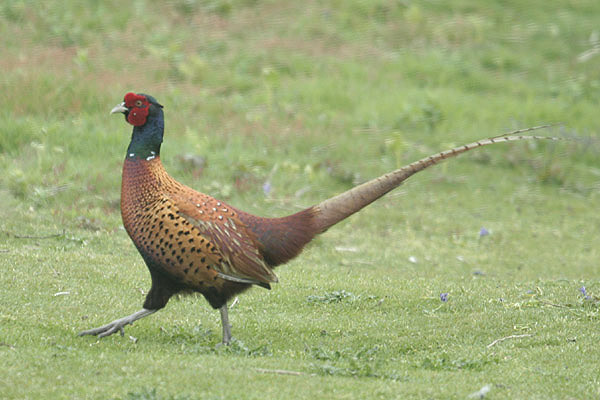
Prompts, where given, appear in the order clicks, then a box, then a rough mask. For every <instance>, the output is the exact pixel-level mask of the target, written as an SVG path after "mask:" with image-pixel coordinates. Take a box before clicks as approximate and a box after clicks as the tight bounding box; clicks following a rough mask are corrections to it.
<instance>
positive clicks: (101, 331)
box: [79, 308, 157, 338]
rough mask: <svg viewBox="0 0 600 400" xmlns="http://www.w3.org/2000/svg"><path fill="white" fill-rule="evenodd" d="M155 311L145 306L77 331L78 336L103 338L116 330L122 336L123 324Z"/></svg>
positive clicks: (123, 332) (130, 322)
mask: <svg viewBox="0 0 600 400" xmlns="http://www.w3.org/2000/svg"><path fill="white" fill-rule="evenodd" d="M156 311H157V310H146V309H145V308H143V309H141V310H140V311H138V312H135V313H133V314H131V315H128V316H126V317H123V318H120V319H116V320H114V321H113V322H111V323H108V324H106V325H103V326H100V327H98V328H94V329H89V330H87V331H83V332H79V336H84V335H94V336H98V337H99V338H103V337H105V336H110V335H112V334H113V333H116V332H119V333H121V336H123V335H124V334H125V331H124V330H123V327H124V326H125V325H129V324H133V322H134V321H137V320H138V319H140V318H144V317H146V316H148V315H150V314H153V313H155V312H156Z"/></svg>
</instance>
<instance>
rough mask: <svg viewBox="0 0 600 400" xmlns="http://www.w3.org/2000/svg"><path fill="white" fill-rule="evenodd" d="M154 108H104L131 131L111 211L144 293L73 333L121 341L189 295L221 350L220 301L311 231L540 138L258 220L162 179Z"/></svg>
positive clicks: (255, 279) (131, 96)
mask: <svg viewBox="0 0 600 400" xmlns="http://www.w3.org/2000/svg"><path fill="white" fill-rule="evenodd" d="M162 109H163V107H162V106H161V105H160V104H159V103H158V102H157V101H156V100H155V99H154V98H153V97H152V96H149V95H146V94H141V93H140V94H135V93H127V94H126V95H125V98H124V101H123V102H122V103H121V104H119V105H117V106H116V107H114V108H113V109H112V110H111V113H123V114H124V115H125V120H126V121H127V122H128V123H130V124H131V125H133V134H132V136H131V142H130V143H129V148H128V149H127V155H126V157H125V162H124V165H123V179H122V186H121V214H122V218H123V224H124V226H125V229H126V231H127V233H128V234H129V236H130V237H131V239H132V240H133V242H134V244H135V246H136V247H137V249H138V251H139V252H140V254H141V256H142V258H143V259H144V261H145V262H146V265H147V266H148V269H149V270H150V275H151V278H152V286H151V289H150V291H149V292H148V294H147V296H146V300H145V302H144V305H143V308H142V309H141V310H140V311H138V312H136V313H134V314H131V315H129V316H126V317H124V318H121V319H117V320H115V321H113V322H111V323H109V324H107V325H104V326H101V327H99V328H95V329H90V330H87V331H83V332H81V333H80V335H98V336H99V337H104V336H108V335H111V334H113V333H115V332H120V333H121V335H123V327H124V326H125V325H127V324H131V323H133V322H134V321H136V320H138V319H140V318H142V317H145V316H147V315H150V314H152V313H154V312H156V311H158V310H160V309H161V308H163V307H165V305H166V304H167V302H168V301H169V299H170V298H171V296H173V295H174V294H176V293H180V292H197V293H200V294H202V295H203V296H204V297H205V298H206V300H208V302H209V304H210V305H211V306H212V307H213V308H215V309H217V308H218V309H219V310H220V312H221V322H222V325H223V343H224V344H228V343H229V342H230V340H231V329H230V325H229V321H228V315H227V301H228V300H229V299H230V298H231V297H232V296H234V295H236V294H238V293H240V292H242V291H244V290H246V289H248V288H249V287H250V286H252V285H258V286H261V287H264V288H267V289H270V285H271V283H273V282H277V277H276V276H275V274H274V273H273V267H275V266H277V265H280V264H283V263H285V262H287V261H289V260H290V259H292V258H294V257H296V256H297V255H298V254H299V253H300V251H301V250H302V248H303V247H304V246H305V245H306V244H307V243H308V242H309V241H310V240H311V239H312V238H314V237H315V236H316V235H317V234H320V233H322V232H324V231H325V230H327V229H328V228H329V227H331V226H332V225H334V224H336V223H337V222H339V221H341V220H343V219H345V218H347V217H348V216H350V215H352V214H354V213H355V212H357V211H359V210H360V209H361V208H363V207H365V206H367V205H368V204H370V203H372V202H373V201H375V200H377V199H378V198H379V197H381V196H383V195H384V194H386V193H387V192H389V191H390V190H392V189H394V188H395V187H397V186H398V185H400V184H401V183H402V182H403V181H404V180H405V179H407V178H408V177H410V176H411V175H413V174H414V173H416V172H419V171H421V170H423V169H425V168H427V167H429V166H431V165H433V164H436V163H438V162H440V161H442V160H444V159H446V158H449V157H454V156H456V155H458V154H460V153H464V152H466V151H469V150H471V149H474V148H476V147H481V146H485V145H488V144H492V143H497V142H505V141H514V140H522V139H538V138H546V137H539V136H517V135H514V134H516V133H520V132H522V131H517V132H513V136H499V137H495V138H490V139H484V140H481V141H478V142H475V143H471V144H468V145H465V146H462V147H458V148H455V149H452V150H448V151H444V152H441V153H438V154H435V155H432V156H430V157H427V158H424V159H422V160H419V161H417V162H414V163H412V164H409V165H407V166H405V167H403V168H400V169H398V170H396V171H393V172H390V173H388V174H385V175H383V176H381V177H379V178H376V179H373V180H371V181H369V182H367V183H364V184H362V185H359V186H356V187H354V188H353V189H351V190H348V191H347V192H345V193H342V194H340V195H338V196H335V197H333V198H331V199H328V200H325V201H323V202H322V203H320V204H318V205H315V206H312V207H309V208H307V209H305V210H303V211H300V212H298V213H296V214H293V215H289V216H286V217H282V218H262V217H257V216H254V215H250V214H248V213H245V212H243V211H240V210H238V209H236V208H235V207H232V206H230V205H229V204H226V203H225V202H223V201H219V200H216V199H214V198H212V197H210V196H208V195H206V194H203V193H199V192H196V191H194V190H193V189H191V188H189V187H187V186H185V185H183V184H181V183H179V182H177V181H176V180H175V179H173V178H172V177H171V176H169V174H167V172H166V171H165V169H164V168H163V165H162V163H161V161H160V157H159V154H160V146H161V143H162V140H163V131H164V119H163V110H162ZM531 129H535V128H530V129H528V130H531ZM546 139H553V138H546Z"/></svg>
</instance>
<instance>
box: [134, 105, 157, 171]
mask: <svg viewBox="0 0 600 400" xmlns="http://www.w3.org/2000/svg"><path fill="white" fill-rule="evenodd" d="M157 114H158V115H150V116H148V121H147V122H146V123H145V124H144V125H142V126H135V127H133V133H132V135H131V142H130V143H129V147H128V148H127V156H126V157H127V158H137V159H146V160H151V159H153V158H154V157H156V156H158V155H159V154H160V145H161V144H162V140H163V132H164V120H163V115H162V110H160V112H159V113H157Z"/></svg>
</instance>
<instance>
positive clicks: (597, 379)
mask: <svg viewBox="0 0 600 400" xmlns="http://www.w3.org/2000/svg"><path fill="white" fill-rule="evenodd" d="M599 17H600V3H598V2H597V1H593V0H573V1H567V2H565V1H541V0H534V1H528V2H522V1H514V0H505V1H491V0H488V1H481V0H459V1H453V2H442V1H414V2H408V1H383V0H373V1H366V0H362V1H358V0H349V1H308V2H294V1H260V0H242V1H212V0H176V1H168V2H158V1H149V0H136V1H133V2H129V3H123V2H117V1H103V2H87V1H76V0H67V1H62V2H57V1H46V2H34V1H29V0H22V1H18V0H10V1H8V2H4V3H3V4H0V51H1V53H0V72H1V73H0V204H1V206H0V288H1V289H0V368H1V369H2V372H3V373H2V374H1V375H0V397H2V398H9V399H12V398H15V399H21V398H32V399H48V398H69V399H70V398H97V399H107V398H110V399H197V398H198V399H200V398H202V399H221V398H223V399H225V398H227V399H231V398H243V399H255V398H256V399H265V398H281V399H288V398H310V399H315V398H335V399H349V398H356V399H363V398H385V399H389V398H419V399H421V398H467V396H469V395H471V394H473V393H476V392H479V394H483V395H484V396H485V398H490V399H504V398H528V399H534V398H540V399H548V398H557V399H564V398H594V397H598V396H600V375H599V374H598V371H599V369H598V365H600V350H599V348H598V342H599V340H600V334H599V333H598V324H599V322H600V279H599V274H598V259H599V256H600V250H599V249H598V247H596V244H597V242H598V238H599V234H600V215H599V213H598V210H599V209H600V161H599V159H598V154H599V152H600V142H599V133H598V131H599V129H600V119H599V118H598V110H599V109H600V108H599V106H600V94H599V93H600V33H599V31H598V18H599ZM127 91H137V92H145V93H149V94H152V95H153V96H155V97H156V98H157V99H158V100H159V101H160V102H161V103H162V104H163V105H164V106H165V115H166V124H167V129H166V134H165V143H164V145H163V148H162V154H161V156H162V159H163V162H164V164H165V166H166V168H167V170H168V171H169V172H170V173H171V174H172V175H173V176H175V177H176V178H177V179H179V180H180V181H182V182H184V183H186V184H188V185H190V186H192V187H194V188H197V189H198V190H200V191H203V192H206V193H209V194H211V195H213V196H215V197H218V198H221V199H224V200H227V202H229V203H230V204H233V205H235V206H237V207H239V208H240V209H243V210H247V211H249V212H253V213H256V214H259V215H268V216H280V215H285V214H288V213H292V212H295V211H298V210H300V209H301V208H303V207H306V206H309V205H312V204H314V203H316V202H319V201H321V200H323V199H325V198H328V197H330V196H333V195H335V194H337V193H339V192H341V191H343V190H347V189H349V188H350V187H352V186H353V185H355V184H358V183H361V182H364V181H366V180H367V179H370V178H372V177H376V176H378V175H381V174H383V173H385V172H387V171H389V170H392V169H395V168H397V167H400V166H402V165H404V164H407V163H409V162H412V161H415V160H417V159H419V158H421V157H424V156H427V155H429V154H432V153H435V152H438V151H440V150H445V149H446V148H449V147H451V146H455V145H460V144H463V143H468V142H470V141H473V140H475V139H478V138H483V137H487V136H494V135H497V134H500V133H503V132H506V131H509V130H513V129H516V128H522V127H527V126H534V125H539V124H545V123H562V125H560V126H557V127H554V128H551V129H548V130H547V131H545V132H544V131H542V132H541V134H546V135H553V136H562V137H567V138H570V139H573V140H570V141H561V142H551V143H550V142H548V143H547V142H527V143H525V142H523V143H509V144H500V145H496V146H492V147H488V148H485V149H478V150H475V151H474V152H471V153H469V154H466V155H464V156H461V157H459V158H457V159H454V160H450V161H448V162H446V163H445V164H443V165H440V166H435V167H432V168H431V169H428V170H427V171H424V172H422V173H419V174H418V175H416V176H414V177H413V178H411V179H410V180H409V181H408V182H406V184H405V185H403V186H402V187H400V188H399V189H397V190H395V191H394V192H392V193H391V194H389V195H388V196H386V197H385V198H383V199H381V200H380V201H378V202H377V203H375V204H374V205H372V206H370V207H368V208H367V209H365V210H364V211H362V212H361V213H359V214H357V215H355V216H353V217H351V218H350V219H348V220H346V221H344V222H342V223H340V224H339V225H338V226H335V227H333V228H332V229H330V230H329V231H328V232H327V233H325V234H324V235H322V236H320V237H319V238H317V239H316V240H315V241H314V242H313V243H311V245H310V246H309V247H308V248H307V249H306V250H305V251H304V253H303V254H302V255H301V256H300V257H299V258H297V259H295V260H294V261H292V262H290V263H289V264H288V265H286V266H283V267H281V268H278V269H277V270H276V273H277V275H278V276H279V279H280V284H277V285H276V286H275V287H274V288H273V290H271V291H266V290H263V289H260V288H256V289H253V290H251V291H249V292H247V293H245V294H243V295H241V296H240V297H239V299H238V301H237V302H236V304H235V306H234V307H233V308H232V310H231V314H230V317H231V320H232V324H233V334H234V337H235V338H236V341H235V342H234V343H233V344H232V345H231V346H230V347H225V348H224V347H218V348H217V347H215V345H216V344H217V343H218V342H219V341H220V335H221V332H220V320H219V315H218V312H216V311H214V310H212V309H211V308H210V307H209V306H208V304H207V303H206V302H205V301H204V300H203V299H201V298H194V297H183V298H180V299H173V300H172V301H171V302H170V303H169V305H168V306H167V308H166V309H165V310H163V311H161V312H160V313H157V314H156V315H153V316H151V317H149V318H146V319H143V320H141V321H139V322H138V323H136V324H135V325H134V326H130V327H128V328H127V329H126V334H125V336H124V337H121V336H118V335H115V336H112V337H109V338H105V339H103V340H100V341H98V340H96V339H95V338H90V337H83V338H80V337H78V336H77V332H79V331H80V330H83V329H87V328H90V327H94V326H97V325H100V324H103V323H106V322H108V321H111V320H113V319H115V318H117V317H121V316H124V315H126V314H130V313H131V312H133V311H136V310H137V309H139V308H140V307H141V305H142V303H143V299H144V296H145V293H146V291H147V290H148V289H149V275H148V273H147V270H146V267H145V265H144V264H143V261H142V259H141V258H140V257H139V255H138V254H137V252H136V250H135V248H134V247H133V245H132V244H131V242H130V240H129V238H128V237H127V235H126V233H125V232H124V230H123V229H122V227H121V221H120V213H119V190H120V168H121V163H122V160H123V157H124V154H125V149H126V146H127V143H128V139H129V135H130V126H129V125H127V124H126V123H125V122H124V121H123V119H122V118H121V117H116V116H114V115H113V116H110V115H109V114H108V112H109V111H110V109H111V108H112V106H114V105H115V104H117V103H118V102H120V101H121V100H122V97H123V95H124V94H125V93H126V92H127ZM442 294H444V295H443V296H442V297H444V299H446V300H447V301H442V300H441V295H442ZM484 393H485V394H484Z"/></svg>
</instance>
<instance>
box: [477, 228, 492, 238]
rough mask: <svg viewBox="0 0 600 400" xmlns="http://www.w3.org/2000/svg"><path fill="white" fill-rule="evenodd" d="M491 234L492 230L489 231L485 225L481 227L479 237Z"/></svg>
mask: <svg viewBox="0 0 600 400" xmlns="http://www.w3.org/2000/svg"><path fill="white" fill-rule="evenodd" d="M489 234H490V231H488V230H487V229H485V228H484V227H481V229H480V230H479V237H484V236H487V235H489Z"/></svg>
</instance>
